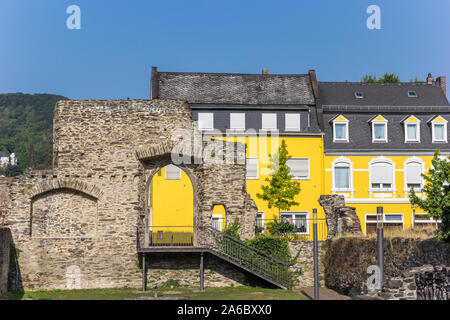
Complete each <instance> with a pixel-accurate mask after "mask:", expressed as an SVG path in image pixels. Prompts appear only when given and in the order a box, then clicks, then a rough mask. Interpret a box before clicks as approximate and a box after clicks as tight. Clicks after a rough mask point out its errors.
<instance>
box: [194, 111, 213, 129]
mask: <svg viewBox="0 0 450 320" xmlns="http://www.w3.org/2000/svg"><path fill="white" fill-rule="evenodd" d="M200 115H203V116H206V115H209V116H210V117H211V127H202V126H201V122H200ZM197 128H198V130H200V131H211V130H214V113H212V112H199V113H197Z"/></svg>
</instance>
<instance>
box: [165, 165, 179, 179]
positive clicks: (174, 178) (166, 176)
mask: <svg viewBox="0 0 450 320" xmlns="http://www.w3.org/2000/svg"><path fill="white" fill-rule="evenodd" d="M169 166H173V167H175V168H177V169H178V176H177V177H176V178H169V177H167V168H168V167H169ZM164 171H165V179H166V180H181V168H179V167H177V166H176V165H174V164H168V165H167V166H166V167H165V170H164Z"/></svg>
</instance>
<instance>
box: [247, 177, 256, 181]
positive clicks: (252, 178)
mask: <svg viewBox="0 0 450 320" xmlns="http://www.w3.org/2000/svg"><path fill="white" fill-rule="evenodd" d="M245 180H259V177H245Z"/></svg>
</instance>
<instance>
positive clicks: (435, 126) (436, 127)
mask: <svg viewBox="0 0 450 320" xmlns="http://www.w3.org/2000/svg"><path fill="white" fill-rule="evenodd" d="M447 122H448V121H447V120H445V119H444V118H443V117H442V116H437V117H436V118H434V119H433V121H431V134H432V136H433V140H432V141H433V143H447Z"/></svg>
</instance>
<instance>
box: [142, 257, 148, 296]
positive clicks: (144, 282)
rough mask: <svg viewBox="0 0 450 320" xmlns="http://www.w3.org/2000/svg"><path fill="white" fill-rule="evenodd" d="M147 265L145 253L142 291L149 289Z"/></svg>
mask: <svg viewBox="0 0 450 320" xmlns="http://www.w3.org/2000/svg"><path fill="white" fill-rule="evenodd" d="M146 267H147V266H146V265H145V253H143V254H142V291H145V290H146V289H147V270H146Z"/></svg>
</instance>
